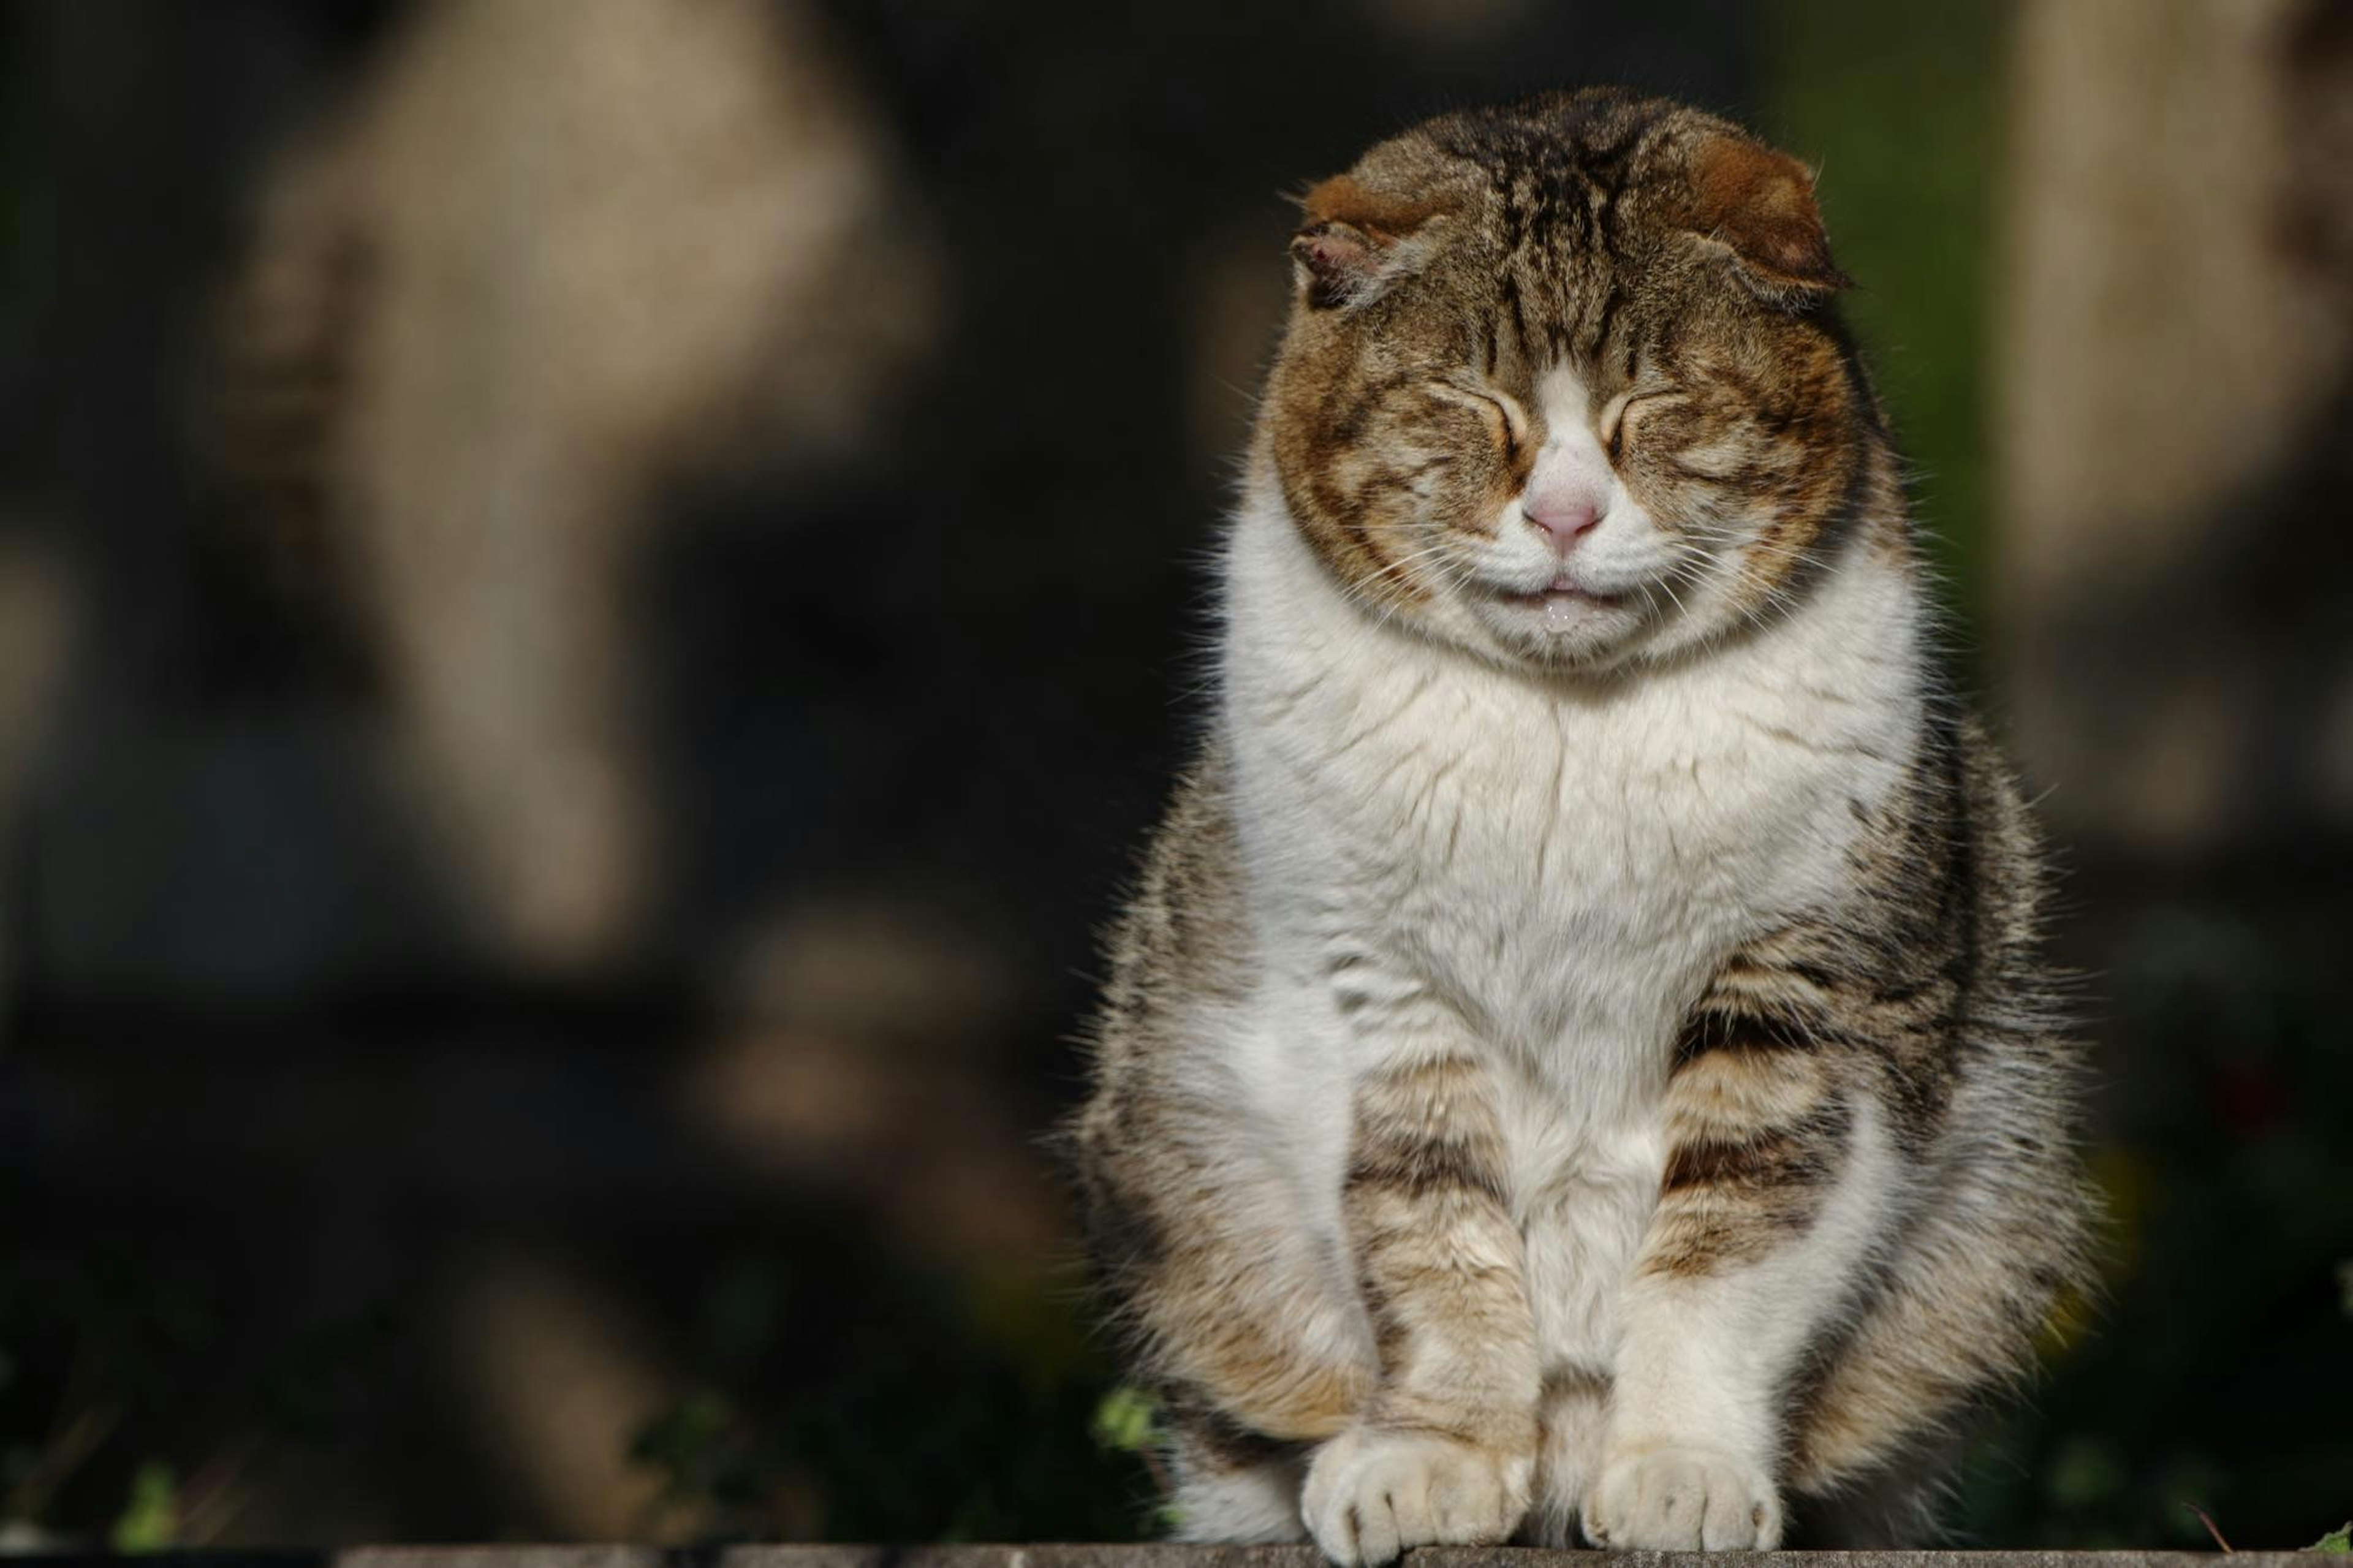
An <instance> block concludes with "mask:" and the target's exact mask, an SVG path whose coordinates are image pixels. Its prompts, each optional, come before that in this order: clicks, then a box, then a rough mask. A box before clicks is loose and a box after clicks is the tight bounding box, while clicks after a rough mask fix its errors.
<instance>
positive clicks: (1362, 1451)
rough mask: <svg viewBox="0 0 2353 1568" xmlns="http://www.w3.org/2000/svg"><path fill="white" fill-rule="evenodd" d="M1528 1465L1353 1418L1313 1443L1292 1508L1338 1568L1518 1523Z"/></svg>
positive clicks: (1525, 1460) (1473, 1538)
mask: <svg viewBox="0 0 2353 1568" xmlns="http://www.w3.org/2000/svg"><path fill="white" fill-rule="evenodd" d="M1534 1469H1535V1459H1534V1458H1533V1457H1532V1456H1528V1455H1525V1454H1502V1453H1497V1452H1495V1451H1494V1450H1493V1449H1488V1448H1482V1447H1476V1446H1475V1445H1472V1444H1470V1443H1462V1442H1458V1441H1456V1440H1455V1439H1453V1438H1451V1437H1440V1436H1434V1435H1432V1434H1430V1433H1428V1432H1389V1431H1383V1430H1382V1429H1380V1428H1379V1427H1356V1428H1354V1429H1352V1430H1350V1431H1346V1432H1343V1433H1341V1434H1340V1436H1337V1437H1335V1438H1333V1439H1332V1440H1331V1441H1330V1442H1328V1443H1326V1444H1324V1447H1321V1448H1319V1449H1317V1450H1316V1451H1315V1458H1314V1462H1313V1463H1311V1464H1310V1465H1309V1466H1308V1468H1307V1486H1306V1489H1305V1490H1304V1491H1303V1494H1302V1495H1301V1498H1300V1512H1301V1514H1302V1515H1303V1517H1304V1518H1305V1519H1306V1521H1307V1529H1308V1531H1309V1533H1310V1534H1312V1535H1314V1537H1315V1544H1316V1545H1318V1546H1320V1547H1322V1548H1323V1549H1324V1556H1326V1557H1329V1558H1330V1559H1331V1560H1332V1561H1333V1562H1335V1563H1340V1564H1342V1565H1343V1568H1358V1565H1359V1564H1366V1565H1370V1564H1377V1563H1388V1562H1390V1561H1392V1560H1394V1559H1395V1558H1396V1557H1397V1555H1398V1552H1404V1551H1406V1550H1408V1549H1409V1548H1411V1547H1416V1546H1430V1545H1447V1546H1484V1545H1492V1544H1493V1543H1494V1542H1500V1541H1504V1540H1506V1539H1508V1538H1509V1537H1510V1535H1511V1533H1512V1531H1514V1530H1516V1529H1517V1528H1519V1523H1520V1516H1521V1515H1522V1514H1524V1513H1525V1512H1526V1511H1527V1507H1528V1478H1529V1475H1530V1473H1531V1472H1532V1471H1533V1470H1534Z"/></svg>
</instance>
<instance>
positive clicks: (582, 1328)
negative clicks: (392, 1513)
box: [445, 1252, 670, 1541]
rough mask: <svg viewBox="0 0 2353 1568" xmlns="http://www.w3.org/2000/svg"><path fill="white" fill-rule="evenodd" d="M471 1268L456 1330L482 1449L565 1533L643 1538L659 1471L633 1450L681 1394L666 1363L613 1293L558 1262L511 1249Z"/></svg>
mask: <svg viewBox="0 0 2353 1568" xmlns="http://www.w3.org/2000/svg"><path fill="white" fill-rule="evenodd" d="M462 1273H463V1278H462V1280H461V1282H460V1283H459V1286H458V1287H457V1288H456V1289H455V1290H454V1291H453V1292H452V1294H451V1297H450V1300H448V1304H447V1309H446V1310H447V1317H446V1321H445V1330H446V1332H447V1335H448V1344H449V1347H450V1361H451V1370H452V1372H453V1373H454V1376H455V1381H456V1384H457V1385H458V1387H459V1391H460V1392H461V1394H462V1395H463V1396H464V1397H465V1398H466V1399H467V1400H468V1401H469V1402H470V1405H471V1406H472V1409H471V1412H470V1414H471V1415H472V1417H473V1423H472V1425H473V1429H474V1430H475V1432H476V1433H477V1434H478V1435H479V1438H480V1452H481V1456H482V1458H483V1459H484V1460H485V1461H486V1462H487V1463H489V1464H491V1466H492V1467H494V1468H496V1469H497V1470H498V1471H500V1472H501V1474H502V1475H504V1476H505V1477H506V1478H507V1479H508V1480H509V1481H510V1483H511V1484H512V1485H514V1486H515V1487H517V1488H518V1489H520V1490H521V1491H522V1492H523V1493H524V1495H525V1496H526V1498H527V1499H528V1501H529V1504H530V1506H531V1510H532V1514H533V1518H534V1521H535V1522H536V1523H537V1525H538V1527H539V1528H540V1529H542V1530H543V1531H546V1532H547V1533H549V1534H551V1535H553V1536H554V1537H556V1538H558V1539H562V1540H572V1541H627V1540H630V1539H632V1538H642V1537H644V1536H645V1535H646V1534H647V1533H648V1531H649V1526H650V1524H651V1523H652V1522H653V1521H655V1519H656V1517H657V1510H658V1507H659V1502H660V1478H659V1476H658V1475H656V1474H655V1473H654V1472H653V1471H651V1470H649V1469H647V1468H642V1467H638V1466H636V1465H633V1464H632V1463H631V1462H630V1460H629V1458H628V1455H629V1448H630V1445H631V1442H632V1440H633V1439H634V1438H635V1437H636V1436H637V1435H638V1432H639V1431H640V1430H641V1429H642V1428H643V1427H644V1426H646V1424H647V1423H649V1421H651V1420H652V1419H653V1418H654V1417H655V1416H656V1415H658V1414H659V1412H660V1411H661V1410H662V1408H663V1407H664V1405H665V1404H666V1403H667V1401H668V1399H669V1397H670V1377H669V1375H668V1373H667V1372H666V1371H665V1369H664V1368H662V1367H661V1365H660V1364H659V1363H658V1362H656V1361H655V1360H654V1359H653V1357H652V1353H651V1352H650V1351H649V1349H648V1347H647V1345H646V1343H645V1342H644V1341H643V1339H642V1337H641V1335H640V1334H639V1332H638V1330H637V1329H636V1328H635V1327H634V1326H633V1325H632V1324H630V1323H629V1322H628V1321H627V1320H626V1317H625V1315H624V1314H623V1313H622V1312H621V1311H620V1310H619V1309H618V1308H617V1306H616V1305H615V1304H614V1303H613V1302H611V1301H609V1300H606V1299H605V1298H604V1297H603V1296H602V1295H601V1294H600V1293H599V1292H598V1291H597V1289H596V1288H595V1287H594V1286H593V1285H592V1284H591V1283H589V1282H588V1281H587V1280H586V1279H580V1278H578V1277H576V1276H575V1275H574V1274H572V1273H571V1272H569V1271H567V1270H565V1268H561V1267H559V1266H557V1265H555V1264H553V1263H550V1262H548V1261H546V1260H545V1259H543V1258H531V1257H525V1256H523V1255H521V1254H510V1253H503V1252H501V1253H495V1254H486V1255H482V1256H478V1257H475V1258H470V1259H469V1260H468V1261H467V1263H466V1265H465V1267H464V1268H463V1271H462Z"/></svg>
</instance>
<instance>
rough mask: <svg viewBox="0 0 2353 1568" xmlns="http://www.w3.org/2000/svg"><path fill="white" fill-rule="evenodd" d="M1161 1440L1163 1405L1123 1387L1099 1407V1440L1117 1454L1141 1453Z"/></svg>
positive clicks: (1096, 1412)
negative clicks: (1161, 1408) (1161, 1409)
mask: <svg viewBox="0 0 2353 1568" xmlns="http://www.w3.org/2000/svg"><path fill="white" fill-rule="evenodd" d="M1159 1440H1160V1402H1159V1401H1158V1400H1156V1399H1155V1398H1154V1397H1153V1396H1152V1395H1151V1394H1147V1393H1145V1391H1144V1390H1143V1389H1140V1388H1137V1387H1135V1386H1134V1384H1121V1385H1120V1386H1119V1387H1117V1388H1114V1389H1113V1390H1112V1391H1111V1392H1110V1393H1109V1394H1104V1395H1103V1403H1102V1404H1101V1405H1096V1406H1095V1441H1096V1442H1098V1443H1100V1444H1102V1445H1103V1447H1106V1448H1109V1449H1111V1450H1112V1451H1113V1452H1114V1453H1120V1454H1141V1453H1144V1452H1145V1450H1147V1449H1149V1448H1152V1447H1155V1445H1156V1444H1157V1443H1158V1442H1159Z"/></svg>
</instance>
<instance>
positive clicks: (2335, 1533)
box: [2305, 1521, 2353, 1557]
mask: <svg viewBox="0 0 2353 1568" xmlns="http://www.w3.org/2000/svg"><path fill="white" fill-rule="evenodd" d="M2305 1550H2306V1552H2330V1553H2333V1554H2335V1555H2337V1556H2340V1557H2341V1556H2345V1555H2347V1554H2348V1553H2353V1521H2347V1522H2346V1523H2343V1524H2340V1525H2338V1526H2337V1528H2336V1529H2334V1530H2332V1531H2329V1532H2328V1533H2327V1534H2326V1535H2324V1536H2322V1537H2321V1538H2320V1539H2319V1540H2317V1541H2316V1542H2313V1543H2312V1544H2311V1545H2309V1546H2307V1547H2306V1548H2305Z"/></svg>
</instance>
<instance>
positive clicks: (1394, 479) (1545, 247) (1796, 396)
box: [1261, 91, 1883, 669]
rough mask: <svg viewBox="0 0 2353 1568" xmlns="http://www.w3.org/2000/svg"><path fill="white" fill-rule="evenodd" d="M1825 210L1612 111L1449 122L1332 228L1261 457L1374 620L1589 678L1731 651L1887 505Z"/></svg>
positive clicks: (1634, 115) (1660, 109)
mask: <svg viewBox="0 0 2353 1568" xmlns="http://www.w3.org/2000/svg"><path fill="white" fill-rule="evenodd" d="M1811 187H1812V181H1811V177H1810V174H1808V173H1807V171H1806V170H1805V168H1804V167H1803V166H1802V165H1800V164H1799V163H1796V162H1795V161H1794V160H1792V159H1790V158H1788V157H1787V156H1786V155H1785V154H1782V153H1777V152H1774V151H1773V150H1771V149H1770V148H1767V147H1765V146H1763V145H1761V144H1760V143H1758V142H1754V141H1752V140H1750V139H1749V138H1747V137H1746V135H1744V134H1743V133H1742V132H1738V131H1737V130H1736V129H1735V128H1734V127H1732V126H1730V125H1728V124H1726V123H1725V122H1724V121H1719V120H1716V119H1714V118H1713V117H1711V116H1707V115H1704V114H1701V113H1699V112H1697V111H1696V110H1688V109H1684V108H1682V107H1681V106H1678V105H1674V104H1671V103H1665V102H1662V101H1657V100H1638V99H1633V98H1630V97H1627V96H1624V95H1622V94H1618V93H1614V92H1606V91H1605V92H1588V93H1581V94H1577V95H1573V96H1571V95H1562V96H1556V97H1550V98H1546V99H1541V100H1533V101H1531V102H1529V103H1525V104H1521V105H1516V106H1514V107H1512V108H1509V109H1504V110H1485V111H1480V112H1476V113H1470V114H1462V115H1451V116H1448V117H1445V118H1443V119H1440V120H1436V121H1430V122H1429V123H1428V124H1425V125H1423V126H1420V127H1419V128H1417V129H1415V130H1414V131H1411V132H1407V133H1406V134H1405V135H1403V136H1400V137H1398V138H1396V139H1395V140H1393V141H1390V142H1384V143H1382V144H1381V145H1380V146H1378V147H1376V148H1375V149H1374V150H1373V151H1372V152H1371V153H1367V154H1366V156H1365V158H1364V159H1363V160H1362V161H1361V162H1359V163H1357V165H1356V167H1355V168H1354V169H1353V170H1351V171H1350V172H1349V173H1347V174H1342V175H1340V176H1338V177H1336V178H1335V179H1331V180H1327V181H1325V182H1324V184H1322V185H1319V186H1317V187H1316V188H1315V189H1314V191H1313V192H1311V193H1310V194H1309V195H1308V196H1307V198H1306V203H1305V205H1306V219H1307V221H1306V224H1305V226H1303V227H1302V228H1301V230H1300V232H1299V234H1298V236H1297V237H1296V238H1295V239H1294V240H1293V256H1294V258H1295V259H1296V263H1297V275H1298V277H1297V281H1298V300H1297V303H1296V305H1295V307H1294V310H1293V318H1292V322H1291V326H1290V330H1289V332H1288V334H1287V336H1286V338H1285V341H1284V344H1283V349H1282V355H1281V357H1280V359H1279V360H1278V362H1277V363H1276V366H1275V370H1274V373H1273V375H1272V377H1271V381H1270V383H1269V386H1268V392H1267V398H1266V403H1265V406H1264V410H1263V414H1262V416H1261V442H1262V447H1261V450H1262V451H1263V452H1265V453H1268V454H1271V458H1272V460H1273V463H1274V466H1275V471H1276V473H1277V475H1278V476H1279V478H1280V480H1281V483H1282V493H1283V498H1284V500H1285V501H1286V503H1287V504H1288V506H1289V508H1290V510H1291V513H1292V515H1293V519H1294V520H1295V521H1297V523H1298V525H1299V527H1300V529H1301V531H1303V534H1304V535H1305V536H1306V538H1307V539H1308V540H1309V542H1311V543H1312V544H1313V545H1314V547H1315V549H1316V551H1317V552H1318V553H1319V554H1320V555H1321V556H1322V557H1323V559H1324V562H1325V563H1327V564H1328V565H1329V566H1330V567H1331V569H1332V570H1333V571H1334V572H1335V574H1337V575H1338V577H1339V579H1340V581H1341V583H1342V584H1343V585H1344V586H1345V588H1346V589H1347V591H1348V592H1350V593H1351V594H1352V595H1356V597H1358V598H1359V599H1361V600H1362V601H1363V602H1364V603H1365V604H1366V605H1368V606H1371V607H1373V608H1374V609H1376V610H1377V611H1378V612H1380V613H1384V614H1388V615H1394V616H1398V617H1399V618H1402V619H1404V620H1406V621H1408V622H1409V623H1410V624H1412V625H1414V626H1418V627H1419V628H1420V629H1422V630H1424V631H1426V632H1428V633H1430V635H1433V636H1437V637H1441V638H1444V639H1446V640H1448V641H1451V642H1453V643H1456V644H1458V645H1461V646H1463V647H1469V648H1471V649H1472V650H1474V651H1476V652H1479V653H1481V654H1483V655H1485V656H1487V657H1490V658H1497V659H1500V660H1503V661H1505V662H1509V663H1514V664H1520V665H1534V666H1536V667H1539V668H1564V669H1565V668H1601V667H1607V666H1609V665H1613V664H1617V663H1620V662H1623V661H1625V660H1626V659H1628V658H1638V657H1642V656H1645V655H1657V654H1659V653H1662V652H1664V651H1666V650H1669V649H1673V648H1679V647H1688V646H1690V645H1691V644H1693V643H1694V642H1697V641H1701V640H1704V639H1705V638H1707V637H1713V636H1716V635H1720V634H1724V633H1726V632H1730V631H1734V630H1736V629H1737V628H1738V627H1740V626H1742V625H1744V624H1745V623H1746V622H1749V621H1753V620H1755V619H1757V618H1758V617H1759V616H1763V615H1765V614H1767V613H1768V612H1769V610H1770V609H1771V607H1772V606H1773V605H1776V604H1777V603H1778V601H1780V600H1781V599H1782V598H1784V597H1785V596H1787V595H1788V594H1790V593H1792V592H1794V591H1795V590H1796V588H1797V587H1798V585H1799V584H1801V583H1802V582H1803V580H1804V579H1805V577H1806V575H1807V574H1808V572H1809V571H1810V568H1811V566H1812V564H1813V563H1815V561H1816V560H1817V559H1818V553H1819V552H1820V550H1822V549H1825V548H1827V547H1828V545H1829V539H1828V537H1827V536H1828V535H1829V534H1830V532H1831V531H1833V530H1834V529H1835V527H1836V526H1837V524H1838V523H1839V521H1840V520H1841V519H1842V518H1843V517H1846V516H1848V515H1851V514H1852V511H1853V510H1854V502H1855V500H1856V499H1857V492H1858V489H1859V487H1861V486H1862V485H1863V484H1865V483H1870V482H1875V478H1867V477H1866V476H1875V468H1877V467H1882V466H1883V465H1881V466H1874V465H1873V464H1871V463H1869V462H1868V461H1867V458H1868V455H1869V453H1870V451H1871V450H1872V449H1873V444H1874V443H1878V442H1880V440H1881V437H1880V436H1879V433H1878V427H1877V416H1876V414H1875V411H1874V409H1873V405H1872V403H1871V399H1870V396H1869V394H1868V392H1867V391H1866V390H1865V389H1864V387H1863V385H1862V382H1861V379H1860V375H1859V374H1858V373H1857V372H1856V371H1855V369H1854V368H1853V364H1852V356H1851V355H1850V354H1849V353H1847V352H1846V350H1845V348H1844V347H1843V345H1842V342H1841V339H1840V338H1839V337H1838V335H1837V332H1836V330H1835V328H1834V326H1833V325H1832V324H1831V321H1829V319H1828V312H1827V310H1826V309H1825V308H1824V307H1825V302H1826V300H1827V298H1828V296H1829V294H1830V292H1831V290H1832V289H1835V288H1836V287H1837V286H1839V285H1840V284H1841V283H1842V282H1843V281H1844V279H1842V278H1841V276H1840V275H1839V274H1838V272H1837V271H1836V269H1835V268H1833V267H1832V266H1831V259H1830V252H1829V248H1828V246H1827V244H1826V243H1825V241H1824V239H1823V237H1822V231H1821V226H1820V218H1819V217H1818V216H1817V215H1816V211H1815V207H1814V203H1813V198H1812V194H1811Z"/></svg>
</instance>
